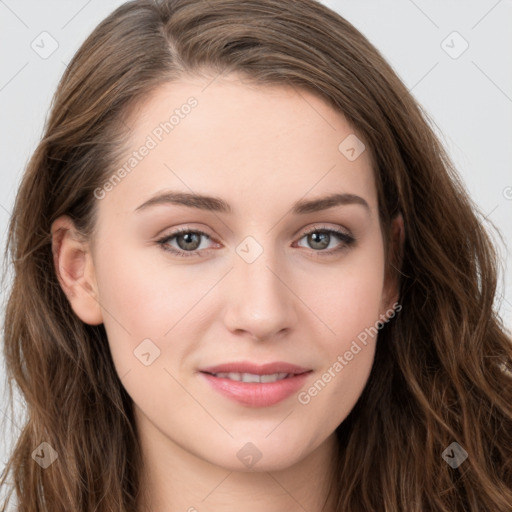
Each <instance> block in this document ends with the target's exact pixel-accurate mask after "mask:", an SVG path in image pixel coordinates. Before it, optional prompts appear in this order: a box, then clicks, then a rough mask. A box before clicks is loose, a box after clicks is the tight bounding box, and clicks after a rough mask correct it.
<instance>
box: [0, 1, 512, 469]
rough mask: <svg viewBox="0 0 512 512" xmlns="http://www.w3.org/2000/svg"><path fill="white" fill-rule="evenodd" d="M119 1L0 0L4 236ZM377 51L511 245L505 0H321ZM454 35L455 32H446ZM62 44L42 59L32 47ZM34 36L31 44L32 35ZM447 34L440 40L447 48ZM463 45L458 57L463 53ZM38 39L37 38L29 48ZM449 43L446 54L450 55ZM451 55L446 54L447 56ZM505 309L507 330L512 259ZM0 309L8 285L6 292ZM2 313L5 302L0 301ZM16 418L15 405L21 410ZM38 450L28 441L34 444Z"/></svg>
mask: <svg viewBox="0 0 512 512" xmlns="http://www.w3.org/2000/svg"><path fill="white" fill-rule="evenodd" d="M121 3H123V1H122V0H108V1H105V0H88V1H87V0H61V1H56V0H51V1H49V0H45V1H44V2H43V1H40V0H0V43H1V44H0V52H1V63H2V66H1V68H0V109H1V110H0V111H1V113H2V115H1V118H0V130H1V133H0V135H1V136H0V141H1V153H0V154H1V157H2V158H1V166H0V180H1V187H0V234H1V236H2V239H1V246H2V248H3V247H4V245H5V231H6V228H7V223H8V219H9V215H10V211H11V208H12V205H13V201H14V197H15V192H16V188H17V185H18V183H19V180H20V177H21V174H22V171H23V168H24V166H25V165H26V163H27V161H28V158H29V156H30V154H31V153H32V152H33V150H34V149H35V147H36V144H37V142H38V140H39V138H40V136H41V133H42V128H43V123H44V120H45V118H46V115H47V112H48V107H49V105H50V100H51V97H52V95H53V93H54V90H55V88H56V86H57V82H58V80H59V78H60V76H61V74H62V73H63V71H64V69H65V66H66V63H67V62H68V61H69V60H70V59H71V57H72V55H73V54H74V53H75V52H76V50H77V49H78V47H79V45H80V44H81V43H82V42H83V41H84V40H85V38H86V36H87V35H88V34H89V33H90V32H91V31H92V29H93V28H94V27H95V26H96V25H97V23H98V22H99V21H100V20H102V19H103V18H104V17H105V16H106V15H107V14H108V13H109V12H111V11H112V10H113V9H114V8H115V7H117V6H118V5H120V4H121ZM324 3H325V4H326V5H328V6H329V7H331V8H333V9H334V10H336V11H338V12H339V13H340V14H341V15H342V16H344V17H345V18H347V19H348V20H349V21H350V22H351V23H353V24H354V25H355V26H356V27H357V28H358V29H359V30H360V31H361V32H363V34H365V35H366V36H367V37H368V38H369V39H370V41H371V42H372V43H373V44H374V45H375V46H376V47H377V48H378V49H379V50H380V51H381V53H382V54H383V55H384V57H386V58H387V60H388V61H389V62H390V64H391V65H392V66H393V67H394V69H395V70H396V71H397V73H398V74H399V76H400V77H401V78H402V80H403V81H404V83H405V84H406V85H407V87H408V88H409V90H411V92H412V93H413V95H414V96H415V97H416V98H417V99H418V100H419V101H420V103H421V104H422V105H423V106H424V108H425V109H426V110H427V111H428V113H429V114H430V116H431V118H432V119H433V121H434V122H435V124H436V131H437V132H438V134H439V135H440V136H441V137H442V140H443V141H444V143H445V145H446V147H447V148H448V150H449V153H450V155H451V157H452V159H453V160H454V161H455V163H456V165H457V168H458V169H459V172H460V173H461V175H462V177H463V179H464V181H465V183H466V185H467V187H468V189H469V192H470V194H471V196H472V197H473V199H474V200H475V201H476V203H477V204H478V205H479V207H480V209H481V211H482V213H483V215H484V216H485V217H486V218H487V219H488V220H489V221H491V222H492V223H494V225H495V226H496V227H497V228H498V229H499V230H500V231H501V233H502V235H503V237H504V240H505V242H506V244H508V246H509V247H510V245H511V241H512V222H511V219H512V172H511V168H512V115H511V114H512V59H511V57H512V0H457V1H455V0H451V1H446V0H444V1H442V0H415V1H412V0H394V1H390V0H388V1H384V0H325V1H324ZM454 31H456V32H458V33H459V34H460V36H461V37H459V36H457V35H451V34H452V33H453V32H454ZM42 32H48V33H49V34H50V35H51V38H53V39H55V41H56V42H57V43H58V48H57V49H56V50H55V51H54V53H52V54H51V55H50V56H49V57H48V58H46V59H44V58H41V56H40V55H38V53H36V51H34V49H33V48H32V47H31V44H34V45H39V48H40V50H39V51H41V52H42V51H48V50H49V49H51V44H52V41H51V39H50V38H49V36H46V35H43V36H41V33H42ZM34 41H35V42H34ZM443 41H444V43H443ZM464 41H466V42H467V44H468V45H469V46H468V48H467V50H466V51H465V52H464V53H462V54H461V55H460V56H458V57H457V58H453V57H454V56H457V55H458V53H460V51H461V50H462V49H463V48H464V46H465V45H466V43H465V42H464ZM33 42H34V43H33ZM445 50H446V51H445ZM447 51H448V52H449V53H451V54H452V56H450V55H449V54H448V53H447ZM499 248H500V252H501V254H502V261H503V265H504V267H505V266H506V267H507V269H508V270H506V271H505V272H504V273H503V274H502V276H501V278H502V287H501V290H500V296H501V301H500V303H501V306H500V313H501V315H502V317H503V319H504V321H505V324H506V325H507V327H508V328H510V327H511V325H512V319H511V313H512V286H511V284H512V279H511V273H512V271H511V267H512V265H511V261H512V258H511V255H510V251H508V252H507V250H506V247H505V246H504V245H503V244H502V243H501V242H500V243H499ZM1 298H2V304H3V303H4V301H5V298H6V290H2V291H1ZM2 313H3V308H2ZM4 384H5V383H4V368H3V360H2V359H1V356H0V393H1V394H0V471H1V470H2V468H3V466H4V461H5V460H6V459H7V453H8V450H9V449H10V443H11V441H10V439H11V437H12V436H17V435H18V433H19V430H18V427H17V425H19V424H21V418H20V417H18V414H16V415H14V416H13V415H12V414H11V413H10V411H8V410H7V403H6V396H5V395H4ZM18 409H19V411H20V413H21V411H22V410H21V408H20V407H18ZM34 448H35V447H34Z"/></svg>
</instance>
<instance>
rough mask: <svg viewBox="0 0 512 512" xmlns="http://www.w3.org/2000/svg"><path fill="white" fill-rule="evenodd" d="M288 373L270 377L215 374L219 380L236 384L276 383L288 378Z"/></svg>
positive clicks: (248, 374) (249, 374)
mask: <svg viewBox="0 0 512 512" xmlns="http://www.w3.org/2000/svg"><path fill="white" fill-rule="evenodd" d="M288 375H289V374H288V373H272V374H270V375H255V374H254V373H234V372H230V373H216V374H215V376H216V377H219V378H220V379H230V380H236V381H238V382H260V383H267V382H276V381H278V380H282V379H285V378H287V377H288Z"/></svg>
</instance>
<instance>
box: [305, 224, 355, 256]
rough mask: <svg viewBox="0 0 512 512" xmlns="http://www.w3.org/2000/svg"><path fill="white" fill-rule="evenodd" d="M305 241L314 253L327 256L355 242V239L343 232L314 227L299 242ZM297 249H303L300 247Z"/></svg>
mask: <svg viewBox="0 0 512 512" xmlns="http://www.w3.org/2000/svg"><path fill="white" fill-rule="evenodd" d="M303 239H305V240H306V243H307V244H308V246H309V247H310V248H311V249H314V250H315V252H321V253H322V254H325V255H328V254H333V253H335V252H338V251H340V250H342V249H345V248H347V247H348V246H350V245H352V244H353V243H354V242H355V238H354V237H353V236H352V235H350V234H349V233H346V232H344V231H341V230H338V229H333V228H325V227H318V226H315V227H313V228H312V229H310V230H309V231H307V232H306V233H305V234H304V235H303V236H302V237H301V238H300V240H299V242H300V241H301V240H303ZM299 247H304V246H303V245H300V243H299Z"/></svg>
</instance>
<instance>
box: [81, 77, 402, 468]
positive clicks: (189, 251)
mask: <svg viewBox="0 0 512 512" xmlns="http://www.w3.org/2000/svg"><path fill="white" fill-rule="evenodd" d="M210 82H211V81H206V80H201V79H193V78H190V79H187V80H182V81H180V82H174V83H171V84H166V85H165V86H162V87H161V88H160V89H158V90H157V91H156V92H154V93H153V94H152V95H151V96H150V97H149V98H148V99H147V100H146V102H145V103H144V104H141V105H140V106H139V108H138V109H137V111H136V112H135V113H134V114H133V117H132V119H131V125H132V128H133V131H132V133H131V138H130V145H129V146H130V147H129V150H128V151H127V153H126V155H125V158H124V160H122V161H121V160H120V161H119V162H118V167H116V169H122V168H123V166H124V170H125V172H124V173H123V172H122V171H119V172H118V173H117V178H114V177H113V176H111V177H110V178H111V179H110V181H106V182H105V186H104V187H103V188H102V189H101V190H97V191H96V196H97V197H98V201H97V207H98V217H97V225H96V231H95V234H94V239H93V243H92V245H91V253H90V256H91V259H90V273H89V274H88V275H90V276H91V283H92V284H91V288H92V290H93V293H94V294H95V297H96V300H95V301H94V304H89V305H86V304H85V302H83V303H81V304H77V303H76V302H75V304H73V307H74V309H75V311H76V312H77V314H79V316H81V317H82V318H85V319H86V320H87V319H92V318H95V319H97V321H96V322H93V320H90V322H91V323H98V322H103V323H104V325H105V329H106V331H107V334H108V340H109V345H110V349H111V353H112V357H113V360H114V364H115V367H116V369H117V372H118V374H119V376H120V378H121V380H122V384H123V385H124V387H125V388H126V390H127V392H128V393H129V395H130V396H131V397H132V399H133V401H134V404H135V412H136V417H137V422H138V428H139V431H140V432H141V435H142V436H146V437H148V436H152V438H154V439H158V440H159V441H158V442H159V443H161V447H162V448H161V449H162V454H163V453H164V452H165V450H167V449H169V450H171V449H172V450H180V451H181V452H182V453H187V454H189V455H192V456H195V457H198V458H199V459H201V460H203V461H206V462H209V463H212V464H215V465H217V466H221V467H224V468H229V469H231V470H242V471H243V470H244V468H249V467H250V466H251V465H252V464H253V463H254V460H256V459H258V458H259V457H261V458H260V460H259V461H258V462H257V464H256V465H255V469H257V470H262V471H263V470H265V471H267V470H276V469H283V468H286V467H287V466H290V465H292V464H294V463H296V462H298V461H299V460H301V459H302V458H304V457H306V456H307V455H308V454H311V453H312V452H314V451H315V450H317V449H319V448H320V447H321V446H323V445H325V444H326V443H328V442H330V441H332V440H333V438H334V437H333V433H334V431H335V429H336V427H337V426H338V425H339V424H340V423H341V422H342V421H343V420H344V419H345V418H346V416H347V415H348V413H349V412H350V410H351V409H352V407H353V406H354V405H355V403H356V401H357V400H358V398H359V396H360V395H361V392H362V390H363V388H364V386H365V384H366V382H367V379H368V376H369V372H370V369H371V366H372V363H373V357H374V349H375V337H374V333H375V329H371V328H373V327H375V326H376V324H377V323H378V322H379V320H382V318H383V315H385V314H386V312H388V313H389V309H390V307H391V305H392V304H393V302H394V299H395V296H394V289H393V287H392V286H391V285H390V284H389V283H388V280H387V279H386V278H385V275H386V274H385V254H384V242H383V234H382V231H381V226H380V223H379V217H378V203H377V192H376V186H375V180H374V176H373V171H372V167H371V160H370V155H369V151H365V150H363V146H361V141H360V140H358V139H356V138H355V137H356V134H355V132H354V129H353V128H352V127H351V126H350V125H349V124H348V123H347V121H346V120H345V119H344V117H343V116H342V115H341V114H340V113H339V112H337V111H335V110H333V109H332V108H330V107H329V106H328V105H327V104H326V103H324V102H323V101H322V100H321V99H319V98H317V97H316V96H314V95H312V94H310V93H308V92H305V91H303V90H301V91H300V93H299V91H297V90H294V89H292V88H287V87H284V86H280V87H269V86H256V85H254V84H252V85H250V84H248V83H247V82H242V81H240V79H239V78H238V77H237V76H236V75H230V76H229V77H226V78H224V79H217V80H215V81H214V82H213V83H210ZM208 83H210V85H208ZM191 98H193V99H191ZM187 105H188V106H187ZM172 115H174V117H173V118H171V116H172ZM166 123H167V124H166ZM347 137H348V139H347ZM359 139H361V137H359ZM340 144H341V145H340ZM144 147H145V148H146V149H143V148H144ZM326 198H329V200H325V199H326ZM84 304H85V305H84ZM94 307H97V308H98V311H97V312H96V313H95V314H93V313H91V312H90V309H91V308H94ZM87 308H89V311H88V313H87V312H86V310H87ZM95 315H96V316H95ZM251 461H253V462H251Z"/></svg>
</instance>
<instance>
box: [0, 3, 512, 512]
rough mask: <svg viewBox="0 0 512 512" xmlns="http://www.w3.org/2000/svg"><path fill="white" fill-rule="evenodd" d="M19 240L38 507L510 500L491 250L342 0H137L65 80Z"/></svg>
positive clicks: (25, 499) (509, 435)
mask: <svg viewBox="0 0 512 512" xmlns="http://www.w3.org/2000/svg"><path fill="white" fill-rule="evenodd" d="M9 248H10V254H11V257H12V262H13V265H14V271H15V277H14V282H13V286H12V290H11V293H10V296H9V302H8V305H7V310H6V318H5V347H4V351H5V357H6V362H7V367H8V370H9V372H10V375H11V376H12V377H13V378H14V379H15V381H16V383H17V384H18V386H19V387H20V389H21V391H22V392H23V394H24V398H25V399H26V402H27V407H28V411H29V417H28V419H27V423H26V425H25V426H24V429H23V432H22V435H21V436H20V438H19V440H18V443H17V445H16V447H15V449H14V451H13V453H12V457H11V458H10V460H9V464H8V467H7V470H6V474H5V476H4V479H5V478H6V476H7V475H8V474H10V475H12V481H14V482H15V485H16V495H17V501H18V506H19V510H51V511H60V510H63V511H64V510H77V511H78V510H84V511H85V510H97V511H103V510H104V511H114V510H116V511H137V512H140V511H146V510H148V511H149V510H151V511H154V512H158V511H160V510H162V511H163V510H165V511H179V510H189V511H192V510H198V511H201V510H216V511H219V510H226V511H227V510H235V509H236V510H238V509H239V508H241V504H243V508H244V510H246V511H252V510H267V511H274V510H275V511H277V510H311V511H313V510H323V511H329V512H330V511H339V512H345V511H351V512H352V511H361V512H363V511H364V512H368V511H389V512H391V511H393V512H394V511H408V512H419V511H423V512H424V511H477V510H478V511H482V510H493V511H505V510H510V503H512V462H511V461H512V406H511V403H512V386H511V384H512V377H511V373H510V370H511V368H512V345H511V343H510V340H509V339H508V338H507V336H506V334H505V330H504V328H503V326H502V325H501V323H500V320H499V318H498V316H497V315H496V313H495V311H494V309H493V301H494V296H495V288H496V260H495V254H494V251H493V248H492V246H491V244H490V241H489V239H488V237H487V235H486V233H485V231H484V229H483V227H482V226H481V224H480V223H479V221H478V219H477V217H476V214H475V212H474V210H473V207H472V204H471V201H470V200H469V199H468V197H467V195H466V193H465V191H464V189H463V188H462V186H461V185H460V183H459V182H458V180H457V177H456V174H455V172H454V170H453V168H452V166H451V163H450V162H449V160H448V158H447V156H446V154H445V153H444V151H443V149H442V147H441V146H440V144H439V142H438V141H437V139H436V137H435V136H434V134H433V133H432V131H431V129H430V127H429V125H428V123H427V122H426V120H425V118H424V117H423V115H422V113H421V111H420V108H419V107H418V105H417V104H416V103H415V101H414V100H413V98H412V97H411V95H410V94H409V93H408V91H407V89H406V88H405V87H404V86H403V84H402V83H401V82H400V81H399V79H398V78H397V76H396V75H395V74H394V72H393V71H392V70H391V68H390V67H389V66H388V65H387V64H386V62H385V61H384V60H383V58H382V57H381V56H380V54H379V53H378V52H377V50H376V49H375V48H374V47H373V46H372V45H371V44H370V43H369V42H368V41H367V40H366V39H365V38H364V37H363V36H362V35H361V34H360V33H359V32H358V31H356V30H355V29H354V28H353V27H352V26H351V25H350V24H349V23H348V22H346V21H345V20H343V19H342V18H341V17H340V16H338V15H337V14H335V13H333V12H332V11H330V10H329V9H327V8H326V7H324V6H322V5H320V4H317V3H315V2H312V1H309V0H298V1H297V0H296V1H293V2H292V1H285V2H283V1H277V0H264V1H249V0H246V1H234V0H216V1H215V2H204V1H198V0H176V1H171V0H168V1H159V2H154V1H148V0H136V1H134V2H128V3H126V4H125V5H123V6H121V7H120V8H119V9H117V10H116V11H115V12H114V13H113V14H112V15H110V16H109V17H108V18H107V19H106V20H105V21H104V22H102V23H101V24H100V25H99V26H98V27H97V28H96V30H95V31H94V32H93V33H92V35H91V36H90V37H89V38H88V40H87V41H86V42H85V43H84V44H83V46H82V47H81V49H80V50H79V51H78V52H77V54H76V55H75V57H74V59H73V61H72V62H71V63H70V65H69V67H68V69H67V71H66V73H65V74H64V76H63V78H62V80H61V83H60V85H59V88H58V90H57V93H56V96H55V100H54V104H53V108H52V112H51V116H50V118H49V120H48V124H47V127H46V132H45V135H44V137H43V140H42V141H41V143H40V145H39V147H38V148H37V150H36V152H35V154H34V155H33V157H32V159H31V161H30V163H29V165H28V168H27V170H26V173H25V176H24V179H23V182H22V184H21V187H20V190H19V193H18V196H17V200H16V205H15V209H14V212H13V216H12V221H11V224H10V231H9Z"/></svg>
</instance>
